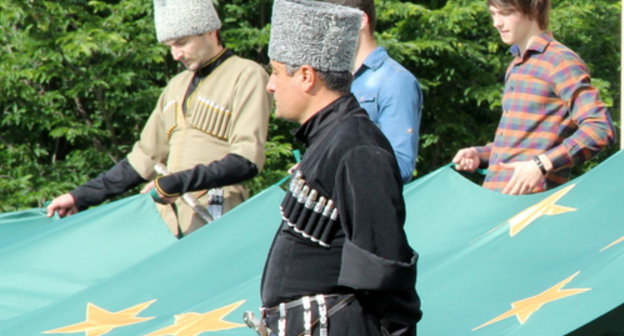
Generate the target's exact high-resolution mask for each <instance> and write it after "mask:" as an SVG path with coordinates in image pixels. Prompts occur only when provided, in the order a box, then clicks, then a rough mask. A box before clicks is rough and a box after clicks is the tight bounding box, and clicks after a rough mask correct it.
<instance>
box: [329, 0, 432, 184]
mask: <svg viewBox="0 0 624 336" xmlns="http://www.w3.org/2000/svg"><path fill="white" fill-rule="evenodd" d="M326 1H327V2H332V3H336V4H339V5H343V6H349V7H354V8H358V9H359V10H361V11H362V12H364V16H363V18H362V25H361V26H360V32H359V34H360V36H359V45H358V49H357V53H356V58H355V64H354V69H357V70H356V71H355V73H354V79H353V84H352V85H351V92H352V93H353V94H354V95H355V97H356V98H357V100H358V101H359V102H360V105H361V106H362V107H363V108H364V109H365V110H366V112H368V115H369V116H370V118H371V120H372V121H373V122H374V123H375V124H376V125H377V126H378V127H379V128H380V129H381V131H382V132H383V134H384V135H385V136H386V137H387V138H388V140H390V144H391V145H392V148H393V149H394V154H395V156H396V158H397V162H398V164H399V169H400V171H401V177H402V178H403V182H404V183H407V182H409V180H410V178H411V177H412V173H413V171H414V168H415V167H416V159H417V158H418V137H419V131H420V119H421V110H422V102H423V96H422V91H421V89H420V85H419V84H418V80H417V79H416V77H415V76H414V75H412V74H411V73H410V72H409V71H408V70H407V69H405V68H404V67H403V66H402V65H401V64H399V63H397V62H396V61H395V60H393V59H392V58H390V56H388V53H387V52H386V49H385V48H383V47H380V46H377V42H376V41H375V35H374V32H375V24H376V14H375V2H374V1H373V0H326Z"/></svg>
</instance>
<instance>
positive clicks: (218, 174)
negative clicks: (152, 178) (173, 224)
mask: <svg viewBox="0 0 624 336" xmlns="http://www.w3.org/2000/svg"><path fill="white" fill-rule="evenodd" d="M257 174H258V167H256V165H255V164H254V163H253V162H251V161H249V160H247V159H245V158H244V157H242V156H240V155H237V154H232V153H230V154H228V155H226V156H225V157H224V158H223V159H221V160H219V161H214V162H212V163H210V164H208V165H201V164H200V165H197V166H195V167H194V168H191V169H187V170H183V171H180V172H177V173H174V174H171V175H167V176H163V177H159V178H158V179H157V180H156V183H157V185H158V188H159V190H161V191H163V192H164V193H165V194H167V195H170V196H175V195H179V194H182V193H185V192H188V191H197V190H204V189H212V188H218V187H223V186H227V185H232V184H236V183H240V182H242V181H245V180H248V179H250V178H252V177H254V176H256V175H257Z"/></svg>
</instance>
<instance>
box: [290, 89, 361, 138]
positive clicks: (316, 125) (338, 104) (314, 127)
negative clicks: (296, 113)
mask: <svg viewBox="0 0 624 336" xmlns="http://www.w3.org/2000/svg"><path fill="white" fill-rule="evenodd" d="M359 107H360V105H359V103H358V102H357V100H356V99H355V97H354V96H353V94H347V95H344V96H342V97H340V98H338V99H336V100H334V101H333V102H332V103H331V104H329V105H327V106H326V107H324V108H323V109H321V110H320V111H318V112H317V113H316V114H315V115H313V116H312V117H311V118H310V119H308V120H307V121H306V122H305V123H304V124H303V125H301V127H299V129H297V131H296V132H295V137H296V138H297V140H299V141H301V142H303V143H304V144H305V145H306V146H309V145H310V144H311V143H312V142H314V140H315V139H316V138H318V136H319V135H322V134H325V133H326V132H327V131H329V130H331V129H332V128H333V127H334V126H335V125H336V124H337V123H338V122H339V119H341V118H342V117H344V116H346V115H347V113H349V112H350V111H358V110H359Z"/></svg>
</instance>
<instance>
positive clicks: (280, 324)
mask: <svg viewBox="0 0 624 336" xmlns="http://www.w3.org/2000/svg"><path fill="white" fill-rule="evenodd" d="M338 296H339V295H337V294H330V295H324V294H317V295H315V296H304V297H302V298H301V299H298V300H294V301H290V302H286V303H280V304H279V305H277V306H276V307H273V308H261V310H262V312H263V315H267V314H269V315H270V314H275V313H279V318H278V321H277V329H278V330H277V332H278V334H277V335H278V336H286V314H287V311H288V310H289V309H292V308H296V307H299V306H302V307H303V332H302V333H301V334H300V335H299V336H311V335H312V328H313V326H314V325H316V324H317V323H318V325H319V336H327V335H328V334H329V331H328V330H329V328H328V321H329V317H330V316H332V315H333V314H334V313H336V312H337V311H339V310H340V309H342V308H344V307H346V306H348V305H349V304H350V303H351V301H353V300H354V299H355V296H354V295H353V294H347V295H344V298H342V299H341V300H340V301H338V302H336V303H335V304H334V305H333V306H332V307H331V308H330V309H327V298H334V297H338ZM312 302H316V303H317V306H318V316H319V317H318V320H316V321H312ZM243 320H244V321H245V323H246V324H247V326H248V327H249V328H251V329H253V330H255V331H256V333H257V334H258V335H259V336H271V335H275V334H272V333H271V329H269V328H268V327H267V325H266V323H265V322H264V320H262V321H260V320H259V319H258V318H256V317H255V315H254V313H253V312H250V311H246V312H245V313H244V314H243Z"/></svg>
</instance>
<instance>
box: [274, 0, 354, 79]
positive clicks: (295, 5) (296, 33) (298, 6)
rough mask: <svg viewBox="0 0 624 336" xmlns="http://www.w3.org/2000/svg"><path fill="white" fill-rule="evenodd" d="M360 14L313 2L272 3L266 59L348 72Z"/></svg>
mask: <svg viewBox="0 0 624 336" xmlns="http://www.w3.org/2000/svg"><path fill="white" fill-rule="evenodd" d="M361 21H362V12H361V11H359V10H357V9H354V8H350V7H345V6H340V5H336V4H332V3H327V2H321V1H313V0H275V2H274V3H273V15H272V18H271V40H270V42H269V58H270V59H272V60H274V61H277V62H280V63H284V64H288V65H309V66H311V67H313V68H315V69H317V70H321V71H351V67H352V64H353V58H354V56H355V49H356V47H357V41H358V31H359V29H360V23H361Z"/></svg>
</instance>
